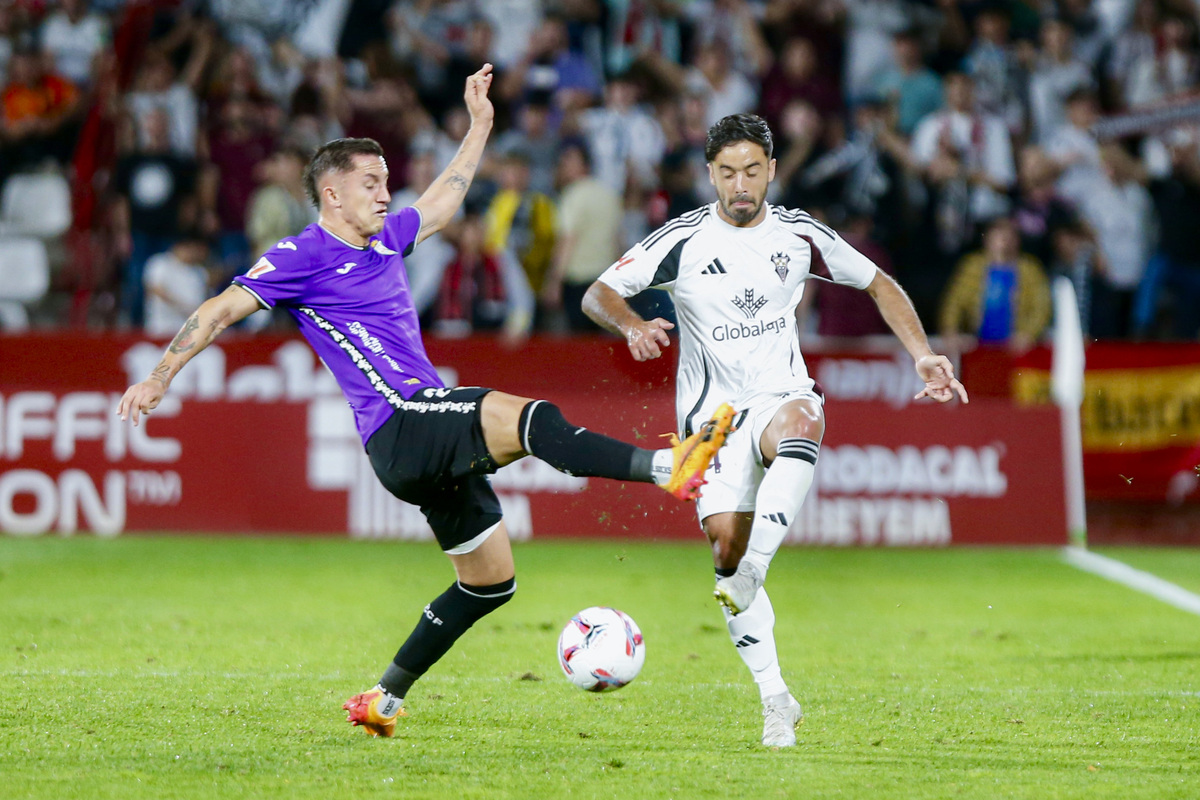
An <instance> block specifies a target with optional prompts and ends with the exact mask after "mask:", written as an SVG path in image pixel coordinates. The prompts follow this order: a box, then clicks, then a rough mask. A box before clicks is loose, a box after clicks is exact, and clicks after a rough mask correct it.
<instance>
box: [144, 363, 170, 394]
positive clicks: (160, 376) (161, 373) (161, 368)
mask: <svg viewBox="0 0 1200 800" xmlns="http://www.w3.org/2000/svg"><path fill="white" fill-rule="evenodd" d="M170 379H171V368H170V367H169V366H167V362H166V361H160V362H158V366H157V367H155V368H154V372H151V373H150V377H149V378H147V380H156V381H158V382H159V383H161V384H162V385H163V388H164V389H165V388H166V387H167V382H168V381H169V380H170Z"/></svg>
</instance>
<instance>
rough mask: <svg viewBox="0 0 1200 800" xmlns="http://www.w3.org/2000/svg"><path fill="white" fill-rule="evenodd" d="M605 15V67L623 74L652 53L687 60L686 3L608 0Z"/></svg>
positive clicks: (604, 9)
mask: <svg viewBox="0 0 1200 800" xmlns="http://www.w3.org/2000/svg"><path fill="white" fill-rule="evenodd" d="M602 5H603V6H604V8H603V14H602V16H603V17H605V18H606V23H607V24H606V27H605V30H604V32H603V37H602V38H603V41H604V51H603V52H604V55H603V61H604V64H603V69H604V72H605V73H607V74H608V75H620V74H622V73H624V72H627V71H629V70H630V69H632V68H633V66H634V64H635V63H636V62H638V61H640V60H642V59H643V58H646V57H647V56H648V55H651V54H655V55H661V57H662V58H665V59H666V60H668V61H670V62H671V63H673V64H680V63H683V61H684V57H683V46H684V42H683V40H684V35H685V28H686V27H687V25H686V21H685V20H684V19H683V6H682V4H681V3H678V2H674V0H634V2H628V1H627V0H604V2H603V3H602Z"/></svg>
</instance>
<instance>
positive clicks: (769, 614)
mask: <svg viewBox="0 0 1200 800" xmlns="http://www.w3.org/2000/svg"><path fill="white" fill-rule="evenodd" d="M721 610H722V611H724V612H725V625H726V627H728V628H729V638H730V639H732V640H733V645H734V647H736V648H737V651H738V655H739V656H741V657H742V661H744V662H745V663H746V666H747V667H749V668H750V674H751V675H753V676H754V682H755V683H756V684H758V693H759V696H760V697H761V698H762V699H763V700H766V699H767V698H768V697H771V696H773V695H777V694H781V693H786V692H787V690H788V688H787V684H786V683H784V682H783V675H782V673H781V672H780V670H779V654H778V652H777V651H776V649H775V608H774V607H773V606H772V605H771V598H769V597H767V590H766V589H761V588H760V589H759V590H758V594H756V595H755V596H754V602H752V603H751V604H750V607H749V608H747V609H746V610H745V611H743V612H742V613H740V614H738V615H737V616H736V617H735V616H734V615H733V614H730V613H729V609H727V608H722V609H721Z"/></svg>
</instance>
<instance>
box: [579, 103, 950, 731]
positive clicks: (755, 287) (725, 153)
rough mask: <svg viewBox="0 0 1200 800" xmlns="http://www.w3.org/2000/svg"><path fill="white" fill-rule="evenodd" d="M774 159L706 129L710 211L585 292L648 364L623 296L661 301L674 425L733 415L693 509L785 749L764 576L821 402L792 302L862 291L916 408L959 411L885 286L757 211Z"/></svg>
mask: <svg viewBox="0 0 1200 800" xmlns="http://www.w3.org/2000/svg"><path fill="white" fill-rule="evenodd" d="M771 152H772V139H771V131H770V129H769V128H768V127H767V124H766V123H765V122H764V121H763V120H762V119H760V118H759V117H756V116H754V115H752V114H734V115H731V116H728V117H725V118H724V119H721V120H720V121H718V122H717V123H716V124H715V125H713V127H712V128H711V129H710V130H709V132H708V140H707V142H706V143H705V157H706V159H707V160H708V174H709V181H710V182H711V183H712V185H713V186H714V187H715V188H716V193H717V201H716V202H715V203H712V204H710V205H707V206H703V207H701V208H698V209H696V210H695V211H692V212H690V213H687V214H684V215H683V216H681V217H678V218H677V219H674V220H671V221H670V222H668V223H667V224H666V225H663V226H662V227H661V228H659V229H658V230H657V231H655V232H653V233H651V234H650V235H649V236H647V237H646V238H645V239H644V240H642V241H641V242H640V243H639V244H637V245H634V247H633V248H632V249H630V250H629V251H628V252H627V253H625V255H624V256H623V257H622V258H621V259H620V260H619V261H617V262H616V263H615V264H613V265H612V266H611V267H609V269H608V270H607V271H606V272H605V273H604V274H602V275H601V276H600V278H599V279H598V280H597V281H596V282H595V283H593V284H592V286H591V287H590V288H589V289H588V292H587V294H586V295H585V297H584V301H583V308H584V311H585V312H586V313H587V314H588V316H590V317H591V318H592V319H593V320H595V321H596V322H597V323H598V324H600V325H602V326H603V327H605V328H607V329H608V330H610V331H613V332H614V333H618V334H620V335H622V336H624V337H625V341H626V343H627V344H628V346H629V351H630V353H632V355H633V357H634V358H635V359H636V360H638V361H645V360H647V359H651V358H658V357H659V356H660V355H661V354H662V349H663V348H664V347H667V346H668V345H669V344H670V339H669V337H668V335H667V331H668V330H670V329H671V328H673V327H674V325H672V323H670V322H667V321H666V320H663V319H651V320H646V319H642V318H641V317H640V316H638V314H636V313H635V312H634V311H633V310H632V309H631V308H630V307H629V304H628V303H627V302H626V301H625V298H628V297H632V296H633V295H635V294H637V293H638V292H640V291H642V290H643V289H646V288H647V287H651V286H654V287H659V288H664V289H667V290H669V291H671V292H672V294H673V296H674V300H675V308H676V313H677V317H678V320H679V325H680V328H681V335H680V357H679V372H678V375H677V378H676V386H675V407H676V414H677V415H678V418H679V419H678V423H679V426H680V430H682V431H684V433H685V434H687V433H690V432H691V431H692V430H694V429H695V428H696V426H697V425H699V424H700V423H702V422H704V421H705V420H706V419H708V417H709V416H710V415H711V413H712V411H713V410H714V409H715V408H716V407H717V406H718V405H719V404H720V403H721V402H723V401H725V400H729V401H730V402H731V403H732V405H733V407H734V408H735V409H737V410H738V412H739V416H738V417H737V418H736V425H737V429H736V430H735V431H734V432H733V433H732V434H730V436H729V438H728V440H727V442H726V445H725V448H724V449H723V450H722V451H721V453H720V455H719V457H718V458H717V459H716V460H715V461H714V462H713V464H712V465H711V466H710V467H709V469H708V472H707V473H706V474H705V478H706V479H707V481H708V483H707V484H706V485H705V487H704V492H703V494H702V495H701V497H700V499H699V500H698V501H697V506H696V512H697V514H698V515H699V517H700V524H701V527H703V529H704V532H705V534H707V536H708V539H709V542H710V543H711V544H712V550H713V560H714V562H715V566H716V572H717V587H716V591H715V595H716V597H717V599H718V601H719V602H720V603H721V604H722V606H723V609H724V612H725V617H726V622H727V624H728V627H729V635H730V637H731V638H732V640H733V642H734V645H735V646H736V647H737V651H738V654H739V655H741V657H742V660H743V661H745V662H746V666H747V667H749V668H750V671H751V672H752V673H753V675H754V680H755V681H756V683H757V684H758V688H759V692H760V694H761V696H762V701H763V716H764V725H763V739H762V741H763V744H764V745H767V746H768V747H787V746H791V745H794V744H795V743H796V733H795V727H796V725H797V724H798V723H799V721H800V720H801V719H802V718H803V714H802V712H801V710H800V705H799V703H797V702H796V700H795V698H793V697H792V696H791V694H790V693H789V692H788V688H787V685H786V684H785V683H784V681H783V677H782V675H781V673H780V669H779V660H778V657H777V655H776V648H775V636H774V627H775V612H774V610H773V608H772V607H771V601H770V599H769V598H768V597H767V593H766V591H765V590H764V589H763V582H764V581H765V579H766V576H767V568H768V567H769V566H770V564H771V559H772V557H773V556H774V555H775V552H776V551H777V550H778V549H779V546H780V544H782V542H783V539H784V536H785V534H786V533H787V530H788V525H789V524H790V523H791V522H792V520H794V519H795V518H796V515H797V513H798V512H799V510H800V506H801V505H802V504H803V502H804V497H805V495H806V494H807V493H808V489H809V487H810V486H811V485H812V481H813V474H814V471H815V469H816V462H817V455H818V453H819V451H820V445H821V437H822V435H823V434H824V432H825V416H824V412H823V410H822V405H823V399H822V396H821V394H820V390H819V388H818V387H816V385H815V384H814V382H813V380H812V378H810V377H809V375H808V371H807V369H806V368H805V366H804V358H803V357H802V356H801V355H800V342H799V334H798V328H797V323H796V307H797V306H798V305H799V303H800V297H801V295H802V294H803V293H804V286H805V283H806V282H807V281H808V280H811V279H814V278H817V279H824V280H829V281H833V282H835V283H842V284H846V285H849V286H854V287H856V288H858V289H863V290H865V291H867V292H869V293H870V294H871V296H872V297H873V298H874V299H875V302H876V303H877V304H878V306H879V311H880V313H881V314H882V315H883V318H884V320H886V321H887V323H888V325H889V326H890V327H891V329H892V330H893V331H894V332H895V333H896V335H897V336H898V337H899V338H900V341H901V342H902V343H903V344H904V347H905V348H906V349H907V350H908V352H909V353H910V354H911V355H912V357H913V361H914V362H915V366H916V370H917V373H918V374H919V375H920V376H921V379H922V380H923V381H924V382H925V388H924V389H923V390H922V391H921V392H920V393H919V394H918V395H917V398H922V397H931V398H933V399H934V400H937V401H938V402H942V403H944V402H947V401H949V400H951V399H952V398H954V397H955V396H958V397H960V398H961V399H962V401H963V402H967V393H966V391H965V390H964V389H963V386H962V384H961V383H959V381H958V380H956V379H955V377H954V367H953V366H952V365H951V364H950V362H949V360H947V359H946V357H945V356H941V355H937V354H935V353H934V352H933V351H932V350H931V349H930V347H929V341H928V340H927V339H926V336H925V331H924V330H923V329H922V327H921V323H920V321H919V320H918V318H917V314H916V312H915V311H914V310H913V306H912V303H911V302H910V301H909V299H908V296H907V295H906V294H905V293H904V290H903V289H901V288H900V286H899V285H898V284H897V283H896V282H895V281H894V280H892V278H890V277H889V276H888V275H887V274H885V273H883V272H882V271H880V270H879V269H878V268H877V267H876V266H875V265H874V264H873V263H872V262H871V261H870V260H869V259H868V258H866V257H865V256H863V255H862V254H861V253H859V252H858V251H856V250H855V249H854V248H853V247H851V246H850V245H849V244H848V243H847V242H845V241H844V240H843V239H842V238H841V237H839V236H838V235H837V234H836V233H835V232H834V231H832V230H830V229H829V228H828V227H826V226H825V225H823V224H821V223H820V222H818V221H817V220H815V219H813V218H812V217H811V216H809V215H808V214H806V213H804V212H803V211H793V210H789V209H786V208H780V207H778V206H772V205H770V204H768V203H767V202H766V195H767V186H768V184H769V183H770V182H771V180H772V179H773V178H774V177H775V159H774V158H772V157H771Z"/></svg>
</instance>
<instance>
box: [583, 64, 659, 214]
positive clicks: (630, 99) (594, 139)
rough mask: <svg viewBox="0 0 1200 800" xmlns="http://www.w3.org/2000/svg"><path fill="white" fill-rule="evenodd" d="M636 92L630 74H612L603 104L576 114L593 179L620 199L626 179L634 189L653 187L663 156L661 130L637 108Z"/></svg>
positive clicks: (647, 115)
mask: <svg viewBox="0 0 1200 800" xmlns="http://www.w3.org/2000/svg"><path fill="white" fill-rule="evenodd" d="M639 92H640V89H639V87H638V84H637V83H636V82H635V80H634V79H633V76H632V75H630V74H628V73H625V74H622V75H614V76H613V77H612V78H611V79H610V80H609V82H608V85H607V86H606V87H605V89H604V105H603V106H601V107H600V108H589V109H587V110H585V111H583V112H581V113H580V115H579V126H580V129H581V130H582V131H583V133H584V135H585V136H586V137H587V142H588V150H589V152H590V153H591V154H592V164H593V167H594V170H595V175H596V177H597V178H599V179H600V180H602V181H604V183H606V184H608V186H609V188H611V189H612V190H613V191H614V192H617V193H618V194H620V195H621V196H622V197H624V196H625V188H626V181H629V180H630V179H632V183H633V185H634V186H638V187H642V186H648V185H653V184H654V183H655V182H656V175H657V170H658V165H659V164H660V163H661V162H662V158H663V156H664V155H665V154H666V141H665V139H664V137H663V132H662V127H661V126H660V125H659V124H658V121H657V120H656V119H655V118H654V117H653V116H651V115H650V114H649V113H647V112H646V111H644V110H643V109H641V108H640V107H639V106H638V94H639Z"/></svg>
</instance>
